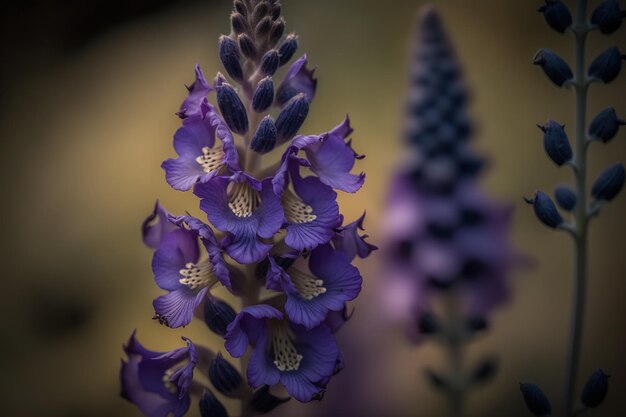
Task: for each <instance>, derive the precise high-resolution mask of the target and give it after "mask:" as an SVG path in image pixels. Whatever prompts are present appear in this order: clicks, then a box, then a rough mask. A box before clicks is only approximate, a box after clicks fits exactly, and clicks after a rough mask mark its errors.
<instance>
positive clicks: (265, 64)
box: [260, 49, 280, 77]
mask: <svg viewBox="0 0 626 417" xmlns="http://www.w3.org/2000/svg"><path fill="white" fill-rule="evenodd" d="M279 64H280V56H279V55H278V51H277V50H276V49H270V50H269V51H267V52H266V53H265V55H263V57H262V58H261V65H260V70H261V74H263V75H265V76H270V77H271V76H272V75H274V73H275V72H276V70H277V69H278V65H279Z"/></svg>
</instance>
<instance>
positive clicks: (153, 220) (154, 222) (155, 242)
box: [141, 200, 176, 249]
mask: <svg viewBox="0 0 626 417" xmlns="http://www.w3.org/2000/svg"><path fill="white" fill-rule="evenodd" d="M168 216H169V213H168V212H167V210H166V209H165V208H164V207H163V206H162V205H161V204H160V203H159V201H158V200H157V202H156V203H155V204H154V209H153V210H152V213H150V215H149V216H148V217H146V219H145V220H144V221H143V223H142V224H141V234H142V236H143V243H144V244H145V245H146V246H148V247H150V248H152V249H157V248H158V247H159V244H160V243H161V239H163V236H165V234H166V233H169V232H171V231H173V230H175V229H176V227H175V226H174V225H173V224H172V223H170V222H169V221H168Z"/></svg>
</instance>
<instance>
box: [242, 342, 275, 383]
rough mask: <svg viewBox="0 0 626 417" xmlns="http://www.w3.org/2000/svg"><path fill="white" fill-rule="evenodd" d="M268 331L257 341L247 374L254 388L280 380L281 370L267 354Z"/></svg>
mask: <svg viewBox="0 0 626 417" xmlns="http://www.w3.org/2000/svg"><path fill="white" fill-rule="evenodd" d="M267 337H268V335H267V333H265V334H263V335H262V336H261V338H260V339H259V340H258V341H257V346H256V348H255V349H254V351H253V352H252V356H250V362H249V363H248V369H247V370H246V375H247V377H248V383H249V384H250V386H251V387H252V388H258V387H260V386H261V385H270V386H271V385H275V384H278V382H279V381H280V372H279V371H278V369H277V368H276V367H275V366H274V364H273V363H272V362H271V360H270V358H269V357H268V355H267V350H266V349H267Z"/></svg>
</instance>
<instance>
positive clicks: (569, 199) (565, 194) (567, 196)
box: [554, 185, 578, 211]
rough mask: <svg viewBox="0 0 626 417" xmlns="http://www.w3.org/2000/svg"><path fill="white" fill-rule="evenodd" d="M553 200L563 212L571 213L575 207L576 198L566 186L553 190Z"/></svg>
mask: <svg viewBox="0 0 626 417" xmlns="http://www.w3.org/2000/svg"><path fill="white" fill-rule="evenodd" d="M554 198H555V199H556V202H557V204H558V205H559V207H561V208H562V209H563V210H566V211H572V210H574V207H576V202H577V201H578V197H577V196H576V192H575V191H574V190H572V189H571V188H570V187H568V186H567V185H559V186H557V187H556V188H555V189H554Z"/></svg>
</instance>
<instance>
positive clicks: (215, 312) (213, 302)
mask: <svg viewBox="0 0 626 417" xmlns="http://www.w3.org/2000/svg"><path fill="white" fill-rule="evenodd" d="M236 315H237V313H235V310H233V308H232V307H231V306H230V305H228V303H226V302H225V301H222V300H220V299H218V298H215V297H208V298H207V300H206V303H205V304H204V321H205V323H206V325H207V326H208V327H209V329H210V330H211V331H212V332H213V333H215V334H217V335H220V336H222V337H223V336H224V335H225V334H226V329H227V328H228V325H229V324H230V323H231V322H232V321H233V320H234V319H235V316H236Z"/></svg>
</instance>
